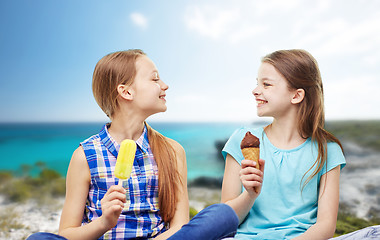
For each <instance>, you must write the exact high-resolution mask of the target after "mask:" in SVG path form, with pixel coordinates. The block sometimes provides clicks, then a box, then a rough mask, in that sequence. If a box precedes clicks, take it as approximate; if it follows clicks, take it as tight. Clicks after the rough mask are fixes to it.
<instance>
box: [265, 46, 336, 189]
mask: <svg viewBox="0 0 380 240" xmlns="http://www.w3.org/2000/svg"><path fill="white" fill-rule="evenodd" d="M262 62H266V63H269V64H272V65H273V66H274V67H275V68H276V69H277V71H279V72H280V73H281V74H282V75H283V76H284V77H285V79H286V80H287V82H288V86H289V88H290V89H303V90H304V91H305V97H304V99H303V101H302V102H301V103H300V107H299V111H298V113H297V114H298V116H297V119H298V121H299V125H298V131H299V133H300V135H301V136H302V137H303V138H305V139H306V138H308V137H311V139H312V140H313V141H315V142H317V145H318V156H317V159H316V161H315V162H314V164H313V166H312V167H311V168H310V169H309V170H308V171H307V172H306V173H305V175H304V177H305V176H306V174H307V173H308V172H310V171H311V170H312V169H313V168H314V167H315V166H316V167H315V169H314V171H313V172H312V174H311V175H310V176H309V177H308V178H307V179H306V181H305V182H304V184H303V187H305V186H306V184H307V183H308V182H309V181H310V180H311V179H312V178H313V177H314V176H315V175H317V174H318V173H319V172H320V171H321V170H322V168H323V166H324V164H325V163H326V161H327V142H336V143H337V144H339V146H340V147H341V149H342V151H343V147H342V144H341V143H340V141H339V140H338V139H337V138H336V137H335V136H334V135H332V134H331V133H329V132H328V131H326V130H325V129H324V125H325V110H324V97H323V85H322V78H321V74H320V72H319V67H318V63H317V61H316V60H315V59H314V57H313V56H312V55H311V54H310V53H308V52H307V51H305V50H302V49H292V50H279V51H275V52H273V53H270V54H268V55H266V56H265V57H263V59H262ZM303 187H302V188H303Z"/></svg>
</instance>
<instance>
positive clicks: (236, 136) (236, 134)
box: [230, 127, 264, 142]
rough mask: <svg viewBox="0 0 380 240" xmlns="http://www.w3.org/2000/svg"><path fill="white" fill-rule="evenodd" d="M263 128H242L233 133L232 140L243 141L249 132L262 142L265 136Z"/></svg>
mask: <svg viewBox="0 0 380 240" xmlns="http://www.w3.org/2000/svg"><path fill="white" fill-rule="evenodd" d="M263 131H264V128H263V127H240V128H238V129H236V130H235V131H234V133H232V135H231V137H230V140H235V141H239V142H240V141H241V140H242V139H243V138H244V136H245V134H246V133H247V132H251V133H252V134H253V135H255V136H256V137H258V138H259V139H260V140H261V137H262V135H263Z"/></svg>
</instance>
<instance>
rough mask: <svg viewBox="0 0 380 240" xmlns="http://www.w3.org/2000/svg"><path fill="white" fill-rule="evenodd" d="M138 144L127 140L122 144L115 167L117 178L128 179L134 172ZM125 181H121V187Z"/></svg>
mask: <svg viewBox="0 0 380 240" xmlns="http://www.w3.org/2000/svg"><path fill="white" fill-rule="evenodd" d="M135 154H136V143H135V141H133V140H130V139H125V140H123V141H122V142H121V144H120V150H119V154H118V155H117V160H116V165H115V177H117V178H119V179H128V178H129V177H130V175H131V172H132V166H133V161H134V160H135ZM122 182H123V181H119V185H121V184H122Z"/></svg>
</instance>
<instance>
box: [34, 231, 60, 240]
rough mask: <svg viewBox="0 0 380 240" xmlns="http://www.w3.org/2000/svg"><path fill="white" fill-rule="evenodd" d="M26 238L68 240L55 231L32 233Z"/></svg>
mask: <svg viewBox="0 0 380 240" xmlns="http://www.w3.org/2000/svg"><path fill="white" fill-rule="evenodd" d="M26 240H67V239H66V238H64V237H62V236H59V235H56V234H53V233H47V232H37V233H33V234H32V235H30V236H29V237H28V238H27V239H26Z"/></svg>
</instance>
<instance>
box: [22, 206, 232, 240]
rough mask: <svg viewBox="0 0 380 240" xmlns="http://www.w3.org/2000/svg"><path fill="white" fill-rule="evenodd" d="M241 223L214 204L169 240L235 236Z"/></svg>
mask: <svg viewBox="0 0 380 240" xmlns="http://www.w3.org/2000/svg"><path fill="white" fill-rule="evenodd" d="M238 225H239V219H238V217H237V215H236V213H235V211H234V210H233V209H232V208H231V207H230V206H228V205H226V204H222V203H219V204H214V205H211V206H209V207H207V208H205V209H203V210H202V211H200V212H199V213H198V214H197V215H195V216H194V217H193V219H191V220H190V222H189V223H188V224H186V225H184V226H182V228H181V229H180V230H178V231H177V232H176V233H175V234H174V235H172V236H171V237H169V238H168V240H190V239H191V240H194V239H199V240H202V239H204V240H219V239H223V238H226V237H233V236H234V235H235V233H236V230H237V227H238ZM26 240H67V239H66V238H64V237H61V236H58V235H55V234H52V233H42V232H39V233H34V234H32V235H30V236H29V237H28V238H27V239H26Z"/></svg>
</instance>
